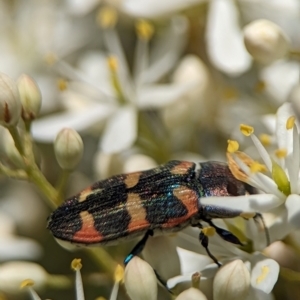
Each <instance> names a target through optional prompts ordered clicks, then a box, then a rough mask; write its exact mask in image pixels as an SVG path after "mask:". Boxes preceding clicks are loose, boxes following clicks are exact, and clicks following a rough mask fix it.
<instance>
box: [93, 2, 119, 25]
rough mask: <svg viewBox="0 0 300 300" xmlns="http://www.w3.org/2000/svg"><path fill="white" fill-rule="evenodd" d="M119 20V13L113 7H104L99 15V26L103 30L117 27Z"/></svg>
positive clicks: (97, 19)
mask: <svg viewBox="0 0 300 300" xmlns="http://www.w3.org/2000/svg"><path fill="white" fill-rule="evenodd" d="M117 20H118V15H117V12H116V11H115V10H114V9H113V8H111V7H104V8H102V9H100V10H99V11H98V13H97V17H96V21H97V24H98V25H100V26H101V27H103V28H112V27H115V25H116V23H117Z"/></svg>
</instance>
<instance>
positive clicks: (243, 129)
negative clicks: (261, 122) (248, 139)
mask: <svg viewBox="0 0 300 300" xmlns="http://www.w3.org/2000/svg"><path fill="white" fill-rule="evenodd" d="M240 131H241V132H242V134H243V135H245V136H250V135H251V134H252V133H253V132H254V128H253V127H252V126H250V125H246V124H241V125H240Z"/></svg>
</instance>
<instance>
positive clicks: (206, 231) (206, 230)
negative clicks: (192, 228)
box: [202, 226, 216, 236]
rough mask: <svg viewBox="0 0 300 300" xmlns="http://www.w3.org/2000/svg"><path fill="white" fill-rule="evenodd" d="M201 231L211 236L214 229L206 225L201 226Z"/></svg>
mask: <svg viewBox="0 0 300 300" xmlns="http://www.w3.org/2000/svg"><path fill="white" fill-rule="evenodd" d="M202 232H203V234H204V235H206V236H213V235H215V233H216V229H215V228H213V227H211V226H208V227H205V228H203V229H202Z"/></svg>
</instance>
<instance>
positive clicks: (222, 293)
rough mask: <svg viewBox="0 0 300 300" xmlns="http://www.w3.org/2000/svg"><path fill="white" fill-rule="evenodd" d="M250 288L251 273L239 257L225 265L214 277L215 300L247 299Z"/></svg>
mask: <svg viewBox="0 0 300 300" xmlns="http://www.w3.org/2000/svg"><path fill="white" fill-rule="evenodd" d="M249 289H250V273H249V270H248V269H247V268H246V266H245V265H244V263H243V262H242V261H241V260H239V259H237V260H234V261H232V262H230V263H228V264H226V265H225V266H223V267H222V268H221V269H220V270H219V271H218V272H217V274H216V276H215V279H214V288H213V293H214V297H213V298H214V300H239V299H245V298H246V296H247V295H248V293H249Z"/></svg>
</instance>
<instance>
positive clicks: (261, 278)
mask: <svg viewBox="0 0 300 300" xmlns="http://www.w3.org/2000/svg"><path fill="white" fill-rule="evenodd" d="M269 272H270V268H269V267H268V266H262V268H261V274H260V275H259V276H258V277H257V278H256V283H257V284H259V283H261V282H262V281H264V280H265V278H266V277H267V275H268V273H269Z"/></svg>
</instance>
